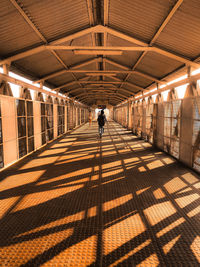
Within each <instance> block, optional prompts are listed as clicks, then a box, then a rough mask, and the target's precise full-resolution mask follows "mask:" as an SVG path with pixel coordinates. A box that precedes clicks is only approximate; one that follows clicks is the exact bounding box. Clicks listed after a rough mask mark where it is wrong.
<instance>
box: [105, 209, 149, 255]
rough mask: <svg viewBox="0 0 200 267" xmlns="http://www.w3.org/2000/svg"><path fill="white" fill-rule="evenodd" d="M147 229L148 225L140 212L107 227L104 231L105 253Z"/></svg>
mask: <svg viewBox="0 0 200 267" xmlns="http://www.w3.org/2000/svg"><path fill="white" fill-rule="evenodd" d="M145 230H146V227H145V225H144V224H143V222H142V220H141V218H140V215H139V214H138V213H137V214H135V215H133V216H131V217H128V218H126V219H124V220H123V221H120V222H118V223H116V224H114V225H112V226H110V227H108V228H106V229H105V230H104V231H103V244H104V248H103V252H104V255H108V254H110V253H111V252H112V251H115V250H116V249H117V248H119V247H121V246H122V245H123V244H125V243H127V242H129V241H131V240H132V239H133V238H135V237H136V236H138V235H140V234H141V233H143V232H144V231H145Z"/></svg>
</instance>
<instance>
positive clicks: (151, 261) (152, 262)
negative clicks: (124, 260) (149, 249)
mask: <svg viewBox="0 0 200 267" xmlns="http://www.w3.org/2000/svg"><path fill="white" fill-rule="evenodd" d="M158 265H159V260H158V257H157V255H156V254H155V253H154V254H152V255H151V256H149V257H148V258H146V259H145V260H144V261H142V262H141V263H139V264H137V265H136V267H144V266H153V267H156V266H158Z"/></svg>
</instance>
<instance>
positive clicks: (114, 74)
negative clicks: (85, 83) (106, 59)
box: [86, 72, 116, 76]
mask: <svg viewBox="0 0 200 267" xmlns="http://www.w3.org/2000/svg"><path fill="white" fill-rule="evenodd" d="M86 75H87V76H116V73H105V72H104V73H99V72H96V73H95V72H88V73H86Z"/></svg>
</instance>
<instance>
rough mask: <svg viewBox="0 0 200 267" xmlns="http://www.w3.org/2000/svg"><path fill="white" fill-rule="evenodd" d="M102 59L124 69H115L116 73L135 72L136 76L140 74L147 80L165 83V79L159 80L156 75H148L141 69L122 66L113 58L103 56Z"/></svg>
mask: <svg viewBox="0 0 200 267" xmlns="http://www.w3.org/2000/svg"><path fill="white" fill-rule="evenodd" d="M104 60H105V62H107V63H109V64H111V65H113V66H115V67H118V68H121V69H124V71H120V72H117V71H116V73H128V74H136V75H138V76H142V77H144V78H146V79H148V80H151V81H154V82H157V83H163V84H166V81H165V80H159V79H157V78H156V77H154V76H152V75H149V74H147V73H144V72H141V71H138V70H133V69H130V68H129V67H127V66H124V65H122V64H119V63H117V62H115V61H113V60H111V59H107V58H105V59H104ZM113 72H115V71H113Z"/></svg>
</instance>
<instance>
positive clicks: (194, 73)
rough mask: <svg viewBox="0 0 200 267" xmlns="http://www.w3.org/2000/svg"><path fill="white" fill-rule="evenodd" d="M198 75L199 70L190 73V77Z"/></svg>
mask: <svg viewBox="0 0 200 267" xmlns="http://www.w3.org/2000/svg"><path fill="white" fill-rule="evenodd" d="M199 73H200V68H199V69H197V70H194V71H192V73H191V75H192V76H193V75H196V74H199Z"/></svg>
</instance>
